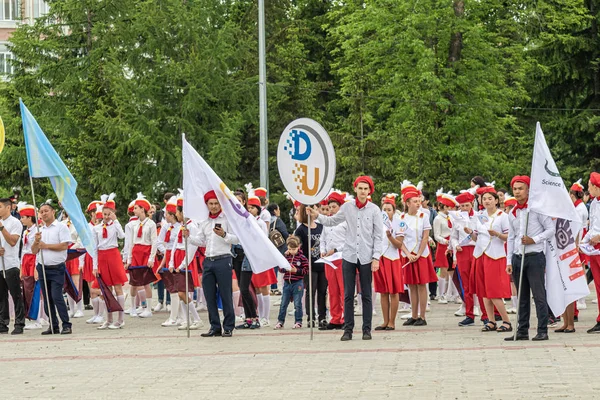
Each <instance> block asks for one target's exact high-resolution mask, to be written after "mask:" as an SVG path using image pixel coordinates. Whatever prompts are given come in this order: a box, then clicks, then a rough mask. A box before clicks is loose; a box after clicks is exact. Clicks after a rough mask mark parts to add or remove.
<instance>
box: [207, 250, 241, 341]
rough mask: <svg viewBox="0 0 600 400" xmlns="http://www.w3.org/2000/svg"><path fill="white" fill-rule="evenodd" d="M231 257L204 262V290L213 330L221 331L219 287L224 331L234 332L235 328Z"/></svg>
mask: <svg viewBox="0 0 600 400" xmlns="http://www.w3.org/2000/svg"><path fill="white" fill-rule="evenodd" d="M232 269H233V266H232V265H231V257H227V258H222V259H219V260H214V261H212V260H210V259H209V258H208V257H207V258H206V259H205V260H204V264H203V268H202V288H203V289H204V296H205V297H206V307H207V308H208V319H209V321H210V327H211V329H213V330H215V331H217V332H220V331H221V318H220V317H219V308H218V307H217V287H218V288H219V293H220V295H221V302H222V303H223V317H224V318H223V329H225V330H226V331H233V329H234V328H235V314H234V312H233V299H232V297H231V296H232V292H231V285H232V279H231V271H232Z"/></svg>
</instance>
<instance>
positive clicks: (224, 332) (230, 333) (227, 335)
mask: <svg viewBox="0 0 600 400" xmlns="http://www.w3.org/2000/svg"><path fill="white" fill-rule="evenodd" d="M222 336H223V337H232V336H233V333H232V332H231V331H228V330H227V329H225V330H224V331H223V335H222Z"/></svg>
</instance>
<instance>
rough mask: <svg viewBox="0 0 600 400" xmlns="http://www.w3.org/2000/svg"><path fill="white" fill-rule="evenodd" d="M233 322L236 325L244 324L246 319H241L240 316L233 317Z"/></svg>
mask: <svg viewBox="0 0 600 400" xmlns="http://www.w3.org/2000/svg"><path fill="white" fill-rule="evenodd" d="M235 322H236V324H237V323H243V322H246V318H244V317H242V316H236V317H235Z"/></svg>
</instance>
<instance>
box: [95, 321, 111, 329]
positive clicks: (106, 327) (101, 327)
mask: <svg viewBox="0 0 600 400" xmlns="http://www.w3.org/2000/svg"><path fill="white" fill-rule="evenodd" d="M109 325H110V324H109V323H108V321H106V322H104V323H103V324H102V325H100V326H99V327H97V328H96V329H98V330H99V331H103V330H105V329H108V327H109Z"/></svg>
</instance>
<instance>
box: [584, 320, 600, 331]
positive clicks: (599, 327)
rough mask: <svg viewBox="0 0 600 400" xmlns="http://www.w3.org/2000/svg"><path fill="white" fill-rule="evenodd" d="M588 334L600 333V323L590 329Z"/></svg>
mask: <svg viewBox="0 0 600 400" xmlns="http://www.w3.org/2000/svg"><path fill="white" fill-rule="evenodd" d="M587 333H600V322H599V323H597V324H596V325H594V327H593V328H591V329H588V330H587Z"/></svg>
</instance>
